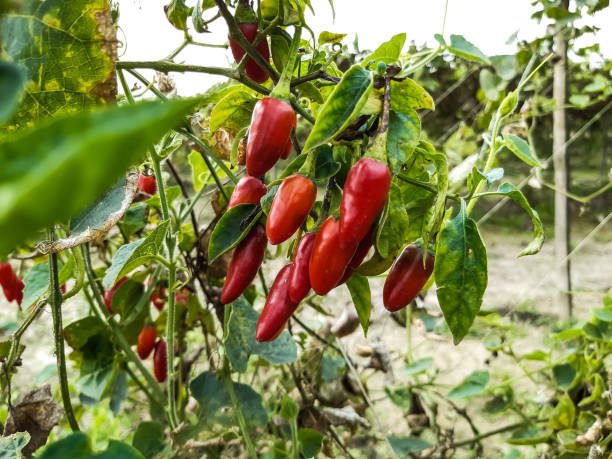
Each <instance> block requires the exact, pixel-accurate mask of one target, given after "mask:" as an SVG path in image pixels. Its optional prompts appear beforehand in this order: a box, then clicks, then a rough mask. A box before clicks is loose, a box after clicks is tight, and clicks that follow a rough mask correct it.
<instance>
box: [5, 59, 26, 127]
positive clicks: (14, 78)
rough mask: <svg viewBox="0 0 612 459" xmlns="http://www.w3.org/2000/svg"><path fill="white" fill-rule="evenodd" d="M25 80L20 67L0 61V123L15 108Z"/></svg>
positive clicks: (7, 117)
mask: <svg viewBox="0 0 612 459" xmlns="http://www.w3.org/2000/svg"><path fill="white" fill-rule="evenodd" d="M25 81H26V78H25V74H24V72H23V70H22V69H21V68H20V67H18V66H17V65H15V64H11V63H10V62H0V100H2V105H0V124H2V123H3V122H4V121H6V120H7V119H9V117H10V116H11V115H12V114H13V112H14V111H15V108H17V104H18V103H19V100H20V99H21V92H22V91H23V88H24V85H25Z"/></svg>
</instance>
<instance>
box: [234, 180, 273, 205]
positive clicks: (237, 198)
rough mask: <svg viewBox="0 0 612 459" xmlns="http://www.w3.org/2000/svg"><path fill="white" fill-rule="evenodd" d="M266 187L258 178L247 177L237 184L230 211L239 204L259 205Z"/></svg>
mask: <svg viewBox="0 0 612 459" xmlns="http://www.w3.org/2000/svg"><path fill="white" fill-rule="evenodd" d="M266 191H267V190H266V186H265V185H264V184H263V183H262V182H261V180H259V179H258V178H255V177H251V176H250V175H245V176H244V177H242V178H241V179H240V181H239V182H238V183H237V184H236V187H235V188H234V191H233V192H232V196H231V197H230V200H229V204H228V205H227V207H228V209H231V208H232V207H234V206H237V205H238V204H257V205H259V200H260V199H261V198H262V196H263V195H264V194H266Z"/></svg>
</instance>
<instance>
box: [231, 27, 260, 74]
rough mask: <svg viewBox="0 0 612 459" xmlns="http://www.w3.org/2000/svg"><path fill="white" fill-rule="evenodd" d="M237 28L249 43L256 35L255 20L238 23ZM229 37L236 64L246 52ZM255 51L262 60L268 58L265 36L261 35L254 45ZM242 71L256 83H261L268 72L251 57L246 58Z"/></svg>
mask: <svg viewBox="0 0 612 459" xmlns="http://www.w3.org/2000/svg"><path fill="white" fill-rule="evenodd" d="M238 28H239V29H240V31H241V32H242V34H243V35H244V37H245V38H246V39H247V41H248V42H249V43H253V42H254V41H255V38H256V37H257V22H256V20H255V22H243V23H242V24H238ZM228 38H229V44H230V48H231V50H232V56H234V60H235V61H236V64H238V63H239V62H240V61H241V60H242V58H243V57H244V55H245V54H246V52H245V51H244V49H242V47H241V46H240V45H239V44H238V42H237V41H236V40H234V39H233V38H232V37H231V36H230V37H228ZM255 49H256V50H257V52H258V53H259V54H260V55H261V57H263V58H264V60H266V61H268V60H269V59H270V48H269V47H268V41H267V40H266V37H263V38H262V39H261V40H260V41H259V43H257V45H256V46H255ZM244 73H246V76H248V77H249V78H250V79H251V80H253V81H255V82H256V83H263V82H264V81H266V80H267V79H268V74H267V73H266V71H265V70H264V69H263V68H261V67H260V66H259V64H257V62H255V61H254V60H253V59H252V58H250V57H248V58H247V63H246V65H245V67H244Z"/></svg>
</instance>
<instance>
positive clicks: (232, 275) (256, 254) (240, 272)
mask: <svg viewBox="0 0 612 459" xmlns="http://www.w3.org/2000/svg"><path fill="white" fill-rule="evenodd" d="M267 245H268V239H267V238H266V230H265V229H264V227H263V226H261V225H255V227H254V228H253V229H252V230H251V231H250V232H249V234H248V235H247V237H245V238H244V239H243V240H242V241H241V242H240V244H238V246H237V247H236V250H235V251H234V254H233V255H232V259H231V260H230V264H229V267H228V268H227V277H226V278H225V284H224V285H223V290H222V291H221V303H223V304H227V303H231V302H232V301H234V300H235V299H236V298H238V297H239V296H240V295H241V294H242V292H244V290H245V289H246V288H247V287H248V286H249V284H250V283H251V282H252V281H253V279H255V276H256V275H257V271H258V270H259V267H260V266H261V263H262V262H263V259H264V254H265V253H266V246H267Z"/></svg>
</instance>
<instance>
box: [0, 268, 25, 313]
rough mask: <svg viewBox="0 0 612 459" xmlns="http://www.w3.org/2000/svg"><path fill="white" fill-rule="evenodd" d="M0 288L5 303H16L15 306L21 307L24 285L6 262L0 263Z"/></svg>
mask: <svg viewBox="0 0 612 459" xmlns="http://www.w3.org/2000/svg"><path fill="white" fill-rule="evenodd" d="M0 286H2V291H3V292H4V296H5V297H6V301H8V302H11V301H17V304H18V305H19V306H21V302H22V301H23V289H24V288H25V285H24V283H23V281H22V280H21V279H20V278H19V276H18V275H17V273H16V272H15V271H14V270H13V267H12V266H11V264H10V263H8V262H4V263H0Z"/></svg>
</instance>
